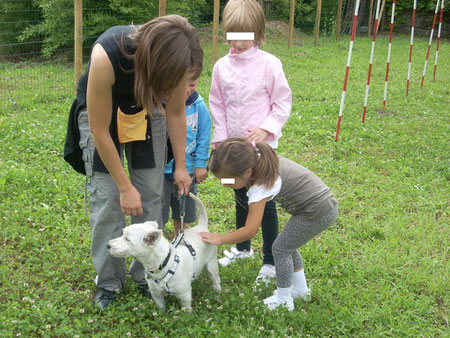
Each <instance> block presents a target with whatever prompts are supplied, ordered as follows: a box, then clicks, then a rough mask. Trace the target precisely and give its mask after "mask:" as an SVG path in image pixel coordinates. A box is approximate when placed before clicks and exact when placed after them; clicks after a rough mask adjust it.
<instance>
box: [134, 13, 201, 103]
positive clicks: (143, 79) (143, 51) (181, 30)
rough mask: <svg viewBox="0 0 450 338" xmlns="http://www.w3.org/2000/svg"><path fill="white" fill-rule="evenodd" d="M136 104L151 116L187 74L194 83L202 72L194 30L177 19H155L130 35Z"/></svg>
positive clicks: (184, 20)
mask: <svg viewBox="0 0 450 338" xmlns="http://www.w3.org/2000/svg"><path fill="white" fill-rule="evenodd" d="M131 41H132V47H135V48H136V53H135V55H134V58H133V59H134V72H135V74H134V96H135V98H136V101H137V102H136V103H137V104H138V105H140V106H141V107H144V108H146V109H147V111H148V112H152V111H153V109H154V107H155V106H157V107H159V108H160V109H161V102H162V101H163V100H164V99H166V98H167V97H169V96H170V95H171V94H172V92H173V91H174V89H175V88H176V87H177V86H178V85H179V84H180V82H181V80H182V78H183V76H184V75H185V74H186V73H187V72H189V73H192V78H193V79H197V78H199V77H200V74H201V72H202V69H203V50H202V48H201V46H200V41H199V39H198V37H197V33H196V30H195V28H194V27H193V26H192V25H191V24H190V23H189V22H188V20H187V19H185V18H183V17H181V16H179V15H167V16H162V17H157V18H154V19H152V20H150V21H149V22H147V23H146V24H144V25H142V26H140V27H138V28H136V32H135V33H134V34H132V35H131Z"/></svg>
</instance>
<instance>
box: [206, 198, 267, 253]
mask: <svg viewBox="0 0 450 338" xmlns="http://www.w3.org/2000/svg"><path fill="white" fill-rule="evenodd" d="M268 199H269V197H268V198H265V199H263V200H261V201H258V202H255V203H252V204H250V205H249V206H248V216H247V220H246V221H245V226H243V227H242V228H239V229H237V230H236V231H233V232H229V233H228V234H225V235H220V234H217V233H211V232H200V233H199V235H200V237H201V238H202V239H203V241H205V242H207V243H211V244H216V245H222V244H233V243H241V242H244V241H246V240H248V239H251V238H253V237H255V235H256V234H257V233H258V230H259V227H260V226H261V221H262V218H263V215H264V209H265V207H266V202H267V200H268Z"/></svg>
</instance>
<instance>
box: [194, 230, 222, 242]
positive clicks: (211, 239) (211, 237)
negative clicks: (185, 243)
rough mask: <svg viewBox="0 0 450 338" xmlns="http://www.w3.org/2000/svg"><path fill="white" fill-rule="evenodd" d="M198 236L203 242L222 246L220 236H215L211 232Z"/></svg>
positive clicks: (201, 233)
mask: <svg viewBox="0 0 450 338" xmlns="http://www.w3.org/2000/svg"><path fill="white" fill-rule="evenodd" d="M198 234H199V235H200V237H201V238H202V239H203V241H204V242H206V243H211V244H215V245H221V244H222V235H220V234H215V233H212V232H199V233H198Z"/></svg>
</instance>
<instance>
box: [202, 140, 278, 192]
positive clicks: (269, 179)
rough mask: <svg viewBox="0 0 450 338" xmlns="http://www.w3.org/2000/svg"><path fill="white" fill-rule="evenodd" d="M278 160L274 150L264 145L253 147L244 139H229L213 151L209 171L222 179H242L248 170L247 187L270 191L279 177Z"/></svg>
mask: <svg viewBox="0 0 450 338" xmlns="http://www.w3.org/2000/svg"><path fill="white" fill-rule="evenodd" d="M279 166H280V160H279V158H278V155H277V153H276V152H275V150H273V149H272V147H271V146H269V145H268V144H266V143H263V142H256V143H255V147H253V145H252V143H251V142H249V141H247V140H246V139H245V138H240V137H231V138H229V139H227V140H225V141H223V142H221V143H219V145H218V146H217V148H216V149H215V150H214V152H213V154H212V157H211V160H210V163H209V169H210V170H211V172H212V173H213V174H214V175H216V176H217V175H221V176H222V177H242V176H244V174H245V172H246V171H247V170H248V169H249V168H250V169H252V175H251V179H250V182H249V187H250V186H252V185H264V186H265V187H266V188H267V189H270V188H272V187H273V185H274V184H275V182H276V180H277V178H278V175H279Z"/></svg>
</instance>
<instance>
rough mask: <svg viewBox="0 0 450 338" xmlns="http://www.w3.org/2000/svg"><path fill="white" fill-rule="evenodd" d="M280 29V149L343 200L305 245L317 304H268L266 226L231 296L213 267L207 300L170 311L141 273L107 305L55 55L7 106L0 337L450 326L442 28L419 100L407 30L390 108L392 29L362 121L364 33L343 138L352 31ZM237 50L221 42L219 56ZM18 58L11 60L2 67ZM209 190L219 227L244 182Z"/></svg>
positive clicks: (396, 47) (376, 332)
mask: <svg viewBox="0 0 450 338" xmlns="http://www.w3.org/2000/svg"><path fill="white" fill-rule="evenodd" d="M269 36H270V38H269V40H268V43H267V44H266V45H265V46H264V47H263V49H265V50H267V51H269V52H271V53H273V54H275V55H277V56H278V57H279V58H280V59H281V60H282V62H283V65H284V69H285V73H286V75H287V77H288V81H289V84H290V86H291V88H292V91H293V107H292V114H291V117H290V119H289V122H288V123H287V125H286V126H285V127H284V129H283V133H284V136H283V138H282V139H281V140H280V148H279V153H280V154H282V155H284V156H286V157H289V158H291V159H293V160H295V161H298V162H299V163H301V164H302V165H304V166H305V167H307V168H309V169H311V170H312V171H314V172H315V173H316V174H317V175H318V176H320V177H321V178H322V179H323V180H324V181H325V182H326V183H327V184H328V185H329V186H330V187H331V188H332V190H333V192H334V194H335V196H336V198H337V199H338V201H339V203H340V206H339V208H340V215H339V218H338V221H337V223H336V224H335V225H334V226H333V227H332V228H330V229H329V230H327V231H325V232H324V233H323V234H322V235H320V236H319V237H317V238H315V239H314V240H312V241H311V242H309V243H308V244H307V245H305V246H304V247H302V248H301V249H300V251H301V253H302V255H303V257H304V259H305V264H306V265H305V269H306V275H307V278H308V281H309V284H310V287H311V288H312V292H313V301H312V302H311V303H303V302H302V301H296V302H295V310H294V311H293V312H287V311H286V310H281V311H275V312H270V311H267V310H266V309H265V308H264V306H263V303H262V299H263V298H264V297H267V296H268V295H270V294H271V292H272V290H273V288H274V286H270V287H267V288H261V289H256V290H255V289H254V288H253V281H254V279H255V277H256V275H257V272H258V270H259V268H260V266H261V264H262V260H261V253H260V250H261V244H262V243H261V235H260V234H258V235H257V236H256V238H255V240H254V241H253V247H254V249H255V251H256V253H257V254H256V258H255V259H254V260H247V261H243V262H239V263H237V264H234V265H232V266H230V267H228V268H223V269H221V278H222V286H223V289H224V290H223V291H222V292H221V293H220V294H218V293H216V292H214V291H213V289H212V286H211V282H210V281H209V280H208V279H207V278H206V275H202V276H201V277H200V278H199V280H197V281H196V282H195V283H194V287H193V289H194V291H193V297H194V312H193V313H184V312H183V311H181V309H180V306H179V305H178V302H177V301H176V300H175V299H173V298H169V300H168V306H169V309H168V311H167V312H166V313H162V312H160V311H159V310H158V309H157V308H156V306H155V304H154V303H151V302H150V303H149V302H148V301H146V300H145V299H143V298H142V297H141V295H140V294H139V292H138V289H137V287H136V285H134V283H133V282H131V280H130V279H128V281H129V283H128V284H127V287H126V291H125V293H124V294H122V295H120V296H119V300H118V302H116V304H115V305H114V306H112V307H111V309H110V310H109V311H106V312H103V313H99V312H97V311H95V310H94V309H93V307H92V305H91V301H92V298H93V296H94V294H95V285H94V282H93V279H94V277H95V271H94V269H93V267H92V263H91V260H90V227H89V224H88V220H87V218H86V217H85V216H84V210H83V185H84V177H83V176H81V175H79V174H77V173H75V172H74V171H73V170H72V169H71V168H70V167H69V166H68V165H67V164H66V163H65V162H64V161H63V159H62V150H63V143H64V137H65V129H66V123H67V117H68V112H69V108H70V105H71V102H72V99H73V85H72V83H71V82H70V80H69V81H67V82H64V83H60V82H55V81H53V76H52V73H53V74H55V76H56V74H58V75H61V74H67V78H68V79H71V78H72V70H71V69H69V68H67V67H63V66H53V67H52V68H51V69H50V68H49V69H48V77H47V80H39V85H37V86H34V87H33V86H28V87H24V88H25V89H21V92H16V93H14V95H15V97H18V98H20V99H17V102H16V104H13V102H9V103H8V102H6V104H4V105H2V107H4V108H2V110H1V111H0V246H1V250H0V259H1V267H0V271H1V281H0V336H2V337H12V336H19V335H21V336H25V337H26V336H72V337H87V336H96V337H99V336H111V337H122V336H159V337H163V336H169V335H171V336H174V337H176V336H180V337H182V336H183V337H193V336H213V335H217V336H219V337H225V336H228V337H239V336H242V337H266V336H267V337H283V336H292V337H299V336H360V337H363V336H364V337H373V336H395V337H397V336H411V337H416V336H424V337H431V336H433V337H445V336H447V337H448V336H449V335H450V330H449V323H448V320H449V317H448V311H449V294H450V287H449V285H450V284H449V280H448V277H449V276H450V271H449V252H448V248H449V238H450V231H449V174H450V171H449V168H450V163H449V158H450V142H449V141H450V140H449V135H450V128H449V126H450V114H449V104H450V101H449V98H450V95H449V82H448V80H449V79H450V58H449V56H448V55H449V53H450V45H449V44H448V42H445V41H444V42H442V43H441V48H440V54H439V55H440V60H439V66H438V72H437V79H436V81H435V82H433V81H432V76H431V75H432V68H433V63H434V62H430V64H429V67H428V75H427V77H426V80H425V85H424V87H423V88H422V89H421V88H419V85H420V79H421V73H422V70H423V62H424V60H425V52H426V47H427V43H428V41H427V39H425V38H424V39H420V38H416V39H415V45H414V55H413V61H414V63H413V71H412V77H411V79H412V81H411V89H410V96H409V97H408V98H405V84H406V74H407V60H408V52H409V37H408V36H403V37H395V38H394V43H393V50H392V53H393V56H392V59H391V72H390V83H389V91H388V103H387V107H386V110H383V109H382V101H383V89H384V76H385V69H386V54H387V42H388V39H387V37H386V36H379V38H378V39H377V46H376V49H375V60H374V67H373V75H372V81H371V89H370V97H369V105H368V114H367V119H366V123H365V124H362V123H361V116H362V110H363V101H364V91H365V85H366V81H367V70H368V60H369V54H370V48H371V39H370V38H367V37H357V38H356V41H355V46H354V53H353V59H352V68H351V70H350V78H349V84H348V89H347V98H346V108H345V110H344V116H343V120H342V126H341V133H340V139H339V141H338V142H335V141H334V135H335V130H336V123H337V116H338V111H339V102H340V98H341V92H342V84H343V78H344V70H345V64H346V60H347V52H348V44H349V38H348V37H345V38H343V39H342V40H341V41H340V42H335V41H334V39H332V38H324V39H322V40H321V42H320V45H319V46H318V47H315V46H314V45H313V41H312V39H311V38H310V37H308V36H297V38H296V41H295V45H294V46H293V48H292V49H291V50H288V49H287V47H286V45H287V42H286V34H285V32H283V31H281V30H277V29H275V28H273V29H271V30H270V34H269ZM204 48H205V54H206V56H205V62H206V64H205V70H204V72H203V75H202V78H201V80H200V84H199V91H200V93H201V94H202V95H203V96H204V97H205V99H207V98H208V92H209V87H210V81H211V63H210V53H211V51H210V43H209V42H208V41H205V44H204ZM227 49H228V47H227V46H226V45H221V46H220V56H222V55H225V54H226V52H227ZM430 60H433V61H434V53H433V54H431V56H430ZM49 67H50V66H49ZM10 71H11V67H10V66H8V67H7V66H4V65H3V66H2V67H1V68H0V77H1V78H2V79H3V78H6V77H8V76H9V72H10ZM16 71H17V70H16ZM19 71H20V76H21V77H23V78H24V79H32V78H33V76H34V75H33V74H34V73H33V68H30V67H21V68H20V69H19ZM42 89H44V90H42ZM9 90H12V89H11V88H9ZM18 90H19V89H18ZM38 90H39V92H38ZM40 92H42V93H43V94H38V93H40ZM199 196H200V197H201V198H202V200H203V201H204V203H205V204H206V206H207V209H208V213H209V218H210V228H211V230H213V231H219V232H221V233H224V232H226V231H227V230H231V229H233V227H234V207H233V196H232V192H231V191H229V190H227V189H225V188H222V187H221V186H220V184H219V182H218V180H216V179H214V178H212V177H210V178H209V179H208V180H207V181H206V183H204V184H201V185H200V191H199ZM279 217H280V224H281V225H282V224H283V223H284V222H285V221H286V220H287V219H288V215H287V214H286V213H285V212H283V211H281V210H280V213H279ZM166 235H167V236H171V227H170V226H168V227H167V228H166ZM223 249H227V247H220V248H219V252H220V253H221V252H222V250H223Z"/></svg>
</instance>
